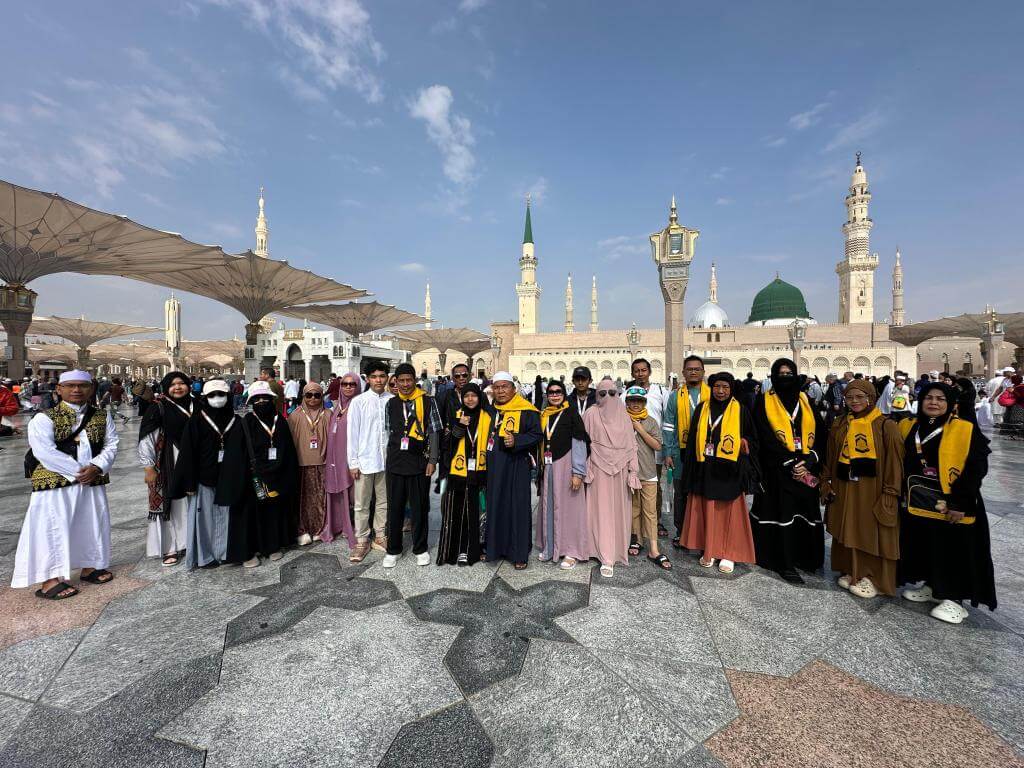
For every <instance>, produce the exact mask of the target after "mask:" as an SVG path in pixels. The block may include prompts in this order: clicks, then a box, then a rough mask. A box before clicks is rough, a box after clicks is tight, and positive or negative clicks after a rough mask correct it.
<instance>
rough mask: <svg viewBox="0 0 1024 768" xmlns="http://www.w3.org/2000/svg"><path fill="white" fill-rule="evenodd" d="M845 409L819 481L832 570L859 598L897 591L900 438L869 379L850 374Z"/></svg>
mask: <svg viewBox="0 0 1024 768" xmlns="http://www.w3.org/2000/svg"><path fill="white" fill-rule="evenodd" d="M843 399H844V400H845V401H846V407H847V409H848V411H849V413H847V414H846V415H845V416H843V417H840V418H837V419H836V420H835V422H834V423H833V424H832V430H831V432H829V436H828V449H827V453H828V455H827V458H826V460H825V467H824V469H823V471H822V473H821V485H820V486H819V490H820V494H821V498H822V500H824V501H825V503H826V504H827V505H828V511H827V513H826V527H827V528H828V532H829V533H831V534H832V569H833V570H835V571H839V573H840V576H839V586H841V587H842V588H843V589H849V590H850V592H851V593H852V594H854V595H856V596H857V597H865V598H867V597H874V596H875V595H877V594H878V593H879V592H881V593H882V594H885V595H895V594H896V566H897V561H898V560H899V556H900V547H899V497H900V491H901V486H902V483H903V439H902V437H901V436H900V431H899V426H898V425H897V424H896V422H894V421H892V420H891V419H886V418H884V417H883V416H882V414H881V413H880V412H879V410H878V408H876V407H875V404H876V401H877V399H878V396H877V393H876V392H875V388H874V387H873V386H872V385H871V382H869V381H866V380H864V379H853V380H852V381H851V382H850V383H849V384H848V385H847V387H846V391H845V392H844V393H843Z"/></svg>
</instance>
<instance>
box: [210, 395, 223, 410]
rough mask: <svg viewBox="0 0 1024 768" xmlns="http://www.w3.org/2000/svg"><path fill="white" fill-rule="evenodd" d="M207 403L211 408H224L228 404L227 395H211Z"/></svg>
mask: <svg viewBox="0 0 1024 768" xmlns="http://www.w3.org/2000/svg"><path fill="white" fill-rule="evenodd" d="M206 402H207V403H209V405H210V407H211V408H223V407H224V406H225V405H227V404H228V396H227V395H210V396H209V397H207V398H206Z"/></svg>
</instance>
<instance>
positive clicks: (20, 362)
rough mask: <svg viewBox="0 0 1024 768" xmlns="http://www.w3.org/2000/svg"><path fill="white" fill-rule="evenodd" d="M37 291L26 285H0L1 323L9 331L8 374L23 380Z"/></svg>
mask: <svg viewBox="0 0 1024 768" xmlns="http://www.w3.org/2000/svg"><path fill="white" fill-rule="evenodd" d="M36 296H37V294H36V292H35V291H33V290H32V289H31V288H26V287H25V286H24V285H4V286H0V323H2V324H3V326H4V329H5V330H6V331H7V346H8V349H7V350H5V351H6V354H5V355H3V356H2V357H3V358H4V359H5V360H6V362H7V375H8V376H9V377H10V378H12V379H15V380H16V381H21V380H22V379H23V378H24V377H25V334H26V333H27V332H28V328H29V326H30V325H31V324H32V312H33V310H35V308H36Z"/></svg>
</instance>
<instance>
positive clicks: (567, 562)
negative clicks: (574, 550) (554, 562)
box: [558, 557, 576, 571]
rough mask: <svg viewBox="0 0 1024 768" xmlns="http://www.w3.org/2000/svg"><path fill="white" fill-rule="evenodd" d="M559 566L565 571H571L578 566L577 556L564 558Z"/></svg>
mask: <svg viewBox="0 0 1024 768" xmlns="http://www.w3.org/2000/svg"><path fill="white" fill-rule="evenodd" d="M558 567H559V568H561V569H562V570H563V571H571V570H572V569H573V568H575V567H576V558H574V557H566V558H564V559H563V560H562V562H560V563H559V564H558Z"/></svg>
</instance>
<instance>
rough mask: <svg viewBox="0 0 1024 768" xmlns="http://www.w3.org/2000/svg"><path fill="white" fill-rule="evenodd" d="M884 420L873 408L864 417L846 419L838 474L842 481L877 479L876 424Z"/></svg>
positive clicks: (851, 416) (850, 416)
mask: <svg viewBox="0 0 1024 768" xmlns="http://www.w3.org/2000/svg"><path fill="white" fill-rule="evenodd" d="M880 418H882V413H881V411H879V410H878V409H877V408H875V407H872V408H871V410H870V411H868V412H867V413H866V414H864V415H863V416H858V417H854V415H853V414H852V413H851V414H850V415H849V416H847V417H846V439H845V440H843V445H842V448H841V449H840V451H839V459H838V462H839V463H838V465H837V467H836V474H837V475H838V476H839V478H840V479H842V480H849V479H850V477H851V476H854V477H875V476H876V474H877V469H876V467H877V463H878V453H877V451H876V447H875V429H874V424H875V422H876V421H878V420H879V419H880Z"/></svg>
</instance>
